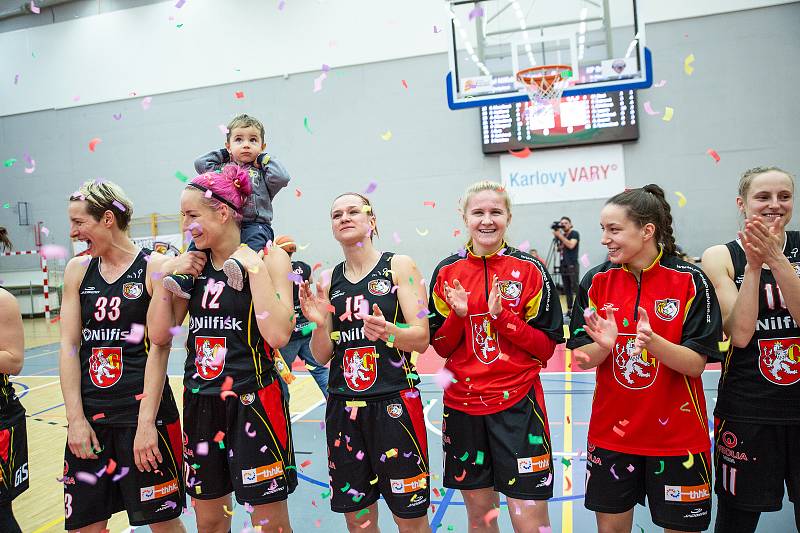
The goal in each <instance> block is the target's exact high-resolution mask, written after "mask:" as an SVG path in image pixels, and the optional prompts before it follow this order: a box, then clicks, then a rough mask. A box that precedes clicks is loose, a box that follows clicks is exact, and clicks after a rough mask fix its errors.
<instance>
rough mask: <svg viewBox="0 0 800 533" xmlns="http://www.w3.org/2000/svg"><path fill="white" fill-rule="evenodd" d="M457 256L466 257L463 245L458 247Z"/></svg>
mask: <svg viewBox="0 0 800 533" xmlns="http://www.w3.org/2000/svg"><path fill="white" fill-rule="evenodd" d="M458 256H459V257H467V249H466V248H464V247H463V246H462V247H461V248H459V250H458Z"/></svg>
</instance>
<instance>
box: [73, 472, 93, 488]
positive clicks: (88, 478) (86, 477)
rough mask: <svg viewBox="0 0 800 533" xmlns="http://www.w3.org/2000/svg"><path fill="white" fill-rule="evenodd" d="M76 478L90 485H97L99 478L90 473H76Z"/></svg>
mask: <svg viewBox="0 0 800 533" xmlns="http://www.w3.org/2000/svg"><path fill="white" fill-rule="evenodd" d="M75 478H76V479H77V480H78V481H82V482H84V483H88V484H89V485H95V484H97V476H95V475H94V474H90V473H89V472H76V473H75Z"/></svg>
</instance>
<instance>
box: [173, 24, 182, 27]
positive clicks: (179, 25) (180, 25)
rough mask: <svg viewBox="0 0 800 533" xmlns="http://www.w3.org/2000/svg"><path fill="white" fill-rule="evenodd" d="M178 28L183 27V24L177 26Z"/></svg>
mask: <svg viewBox="0 0 800 533" xmlns="http://www.w3.org/2000/svg"><path fill="white" fill-rule="evenodd" d="M175 27H176V28H183V24H178V25H176V26H175Z"/></svg>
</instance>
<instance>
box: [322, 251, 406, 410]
mask: <svg viewBox="0 0 800 533" xmlns="http://www.w3.org/2000/svg"><path fill="white" fill-rule="evenodd" d="M393 256H394V253H393V252H383V254H381V258H380V259H379V260H378V263H377V264H376V265H375V268H373V269H372V270H371V271H370V272H369V274H367V275H366V276H364V278H363V279H361V281H359V282H357V283H351V282H350V281H348V279H347V278H345V277H344V263H339V264H338V265H336V268H334V269H333V274H332V275H331V286H330V289H329V292H328V295H329V299H330V302H331V304H332V305H333V307H334V309H335V310H334V312H333V331H335V332H336V334H334V335H333V337H334V339H333V343H334V348H333V358H332V359H331V370H330V376H329V381H328V392H329V393H330V394H332V395H334V396H340V397H347V398H362V397H363V398H372V397H375V398H377V397H381V396H385V395H390V394H392V393H396V392H397V391H401V390H405V389H410V388H412V387H414V386H416V384H417V383H419V377H418V376H417V374H416V370H415V369H414V366H413V365H412V364H411V356H410V354H409V353H408V352H403V351H401V350H398V349H397V348H390V347H388V346H387V345H386V343H385V342H383V341H382V340H377V341H371V340H369V339H367V337H365V336H364V321H363V320H360V319H358V318H356V316H355V315H356V313H358V312H359V311H360V310H361V309H363V308H364V306H366V308H367V309H368V310H369V314H372V306H373V304H378V307H380V309H381V312H382V313H383V316H384V317H385V318H386V321H387V322H394V323H395V324H405V318H404V317H403V311H402V309H400V304H399V302H398V301H397V294H396V293H395V291H394V290H392V286H393V285H394V283H393V282H392V273H391V268H392V267H391V263H392V257H393ZM420 281H421V280H413V283H419V282H420ZM400 327H402V326H400Z"/></svg>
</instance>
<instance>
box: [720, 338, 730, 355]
mask: <svg viewBox="0 0 800 533" xmlns="http://www.w3.org/2000/svg"><path fill="white" fill-rule="evenodd" d="M730 346H731V340H730V339H727V340H725V341H723V342H718V343H717V349H718V350H719V351H720V352H727V351H728V348H730Z"/></svg>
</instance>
